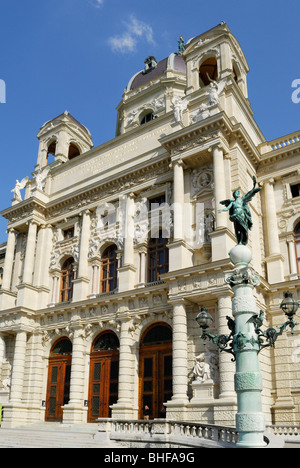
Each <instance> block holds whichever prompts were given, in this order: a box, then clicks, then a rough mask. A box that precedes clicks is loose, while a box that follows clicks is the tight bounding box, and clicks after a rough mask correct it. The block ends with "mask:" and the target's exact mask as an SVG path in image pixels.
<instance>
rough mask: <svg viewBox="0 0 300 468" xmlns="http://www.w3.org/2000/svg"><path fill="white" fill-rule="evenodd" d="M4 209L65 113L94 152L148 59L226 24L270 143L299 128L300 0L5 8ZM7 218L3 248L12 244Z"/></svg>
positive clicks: (64, 0) (48, 1)
mask: <svg viewBox="0 0 300 468" xmlns="http://www.w3.org/2000/svg"><path fill="white" fill-rule="evenodd" d="M1 3H2V4H1V9H0V17H1V30H0V57H1V61H0V80H4V81H5V84H6V103H5V104H4V103H0V137H1V140H0V142H1V143H0V144H1V146H0V155H1V184H0V195H1V196H0V210H3V209H5V208H7V207H8V206H10V205H11V198H12V194H11V190H12V188H13V187H14V185H15V180H16V179H22V178H23V177H25V176H27V175H31V172H32V171H33V170H34V166H35V164H36V159H37V151H38V140H37V138H36V135H37V133H38V131H39V129H40V127H41V126H42V125H43V123H44V122H45V121H47V120H50V119H52V118H54V117H56V116H57V115H59V114H61V113H62V112H64V111H65V110H68V111H70V113H71V114H72V115H73V116H74V117H75V118H77V120H79V121H80V122H81V123H83V124H84V125H86V126H87V127H88V128H89V130H90V132H91V134H92V137H93V142H94V145H95V146H98V145H100V144H101V143H104V142H105V141H108V140H110V139H112V138H114V136H115V128H116V117H117V113H116V110H115V108H116V106H117V105H118V103H119V102H120V100H121V97H122V93H123V90H124V88H125V86H126V85H127V83H128V81H129V79H130V78H131V76H132V75H133V74H134V73H136V72H137V71H139V70H140V69H142V68H143V67H144V60H145V58H146V57H147V56H148V55H154V56H155V57H156V58H157V59H158V60H161V59H163V58H165V57H167V56H168V55H169V54H170V53H171V52H175V51H177V40H178V38H179V36H180V35H181V34H182V35H183V37H184V39H185V41H187V40H188V39H189V38H191V37H193V36H196V35H199V34H201V33H202V32H205V31H206V30H208V29H210V28H211V27H214V26H216V25H217V24H219V23H220V22H221V21H225V22H226V23H227V24H228V26H229V27H230V29H231V31H232V32H233V34H235V36H236V37H237V39H238V41H239V43H240V45H241V47H242V49H243V51H244V53H245V55H246V59H247V61H248V64H249V67H250V73H249V75H248V91H249V99H250V102H251V104H252V109H253V111H254V117H255V119H256V121H257V123H258V125H259V126H260V128H261V130H262V132H263V133H264V135H265V137H266V139H267V140H271V139H274V138H277V137H279V136H282V135H285V134H287V133H290V132H293V131H296V130H298V129H300V122H299V114H300V103H299V104H295V103H293V102H292V99H291V95H292V92H293V89H292V87H291V86H292V82H293V81H294V80H296V79H300V69H299V68H300V66H299V64H300V60H299V44H298V43H299V33H298V31H299V17H300V15H299V13H300V2H299V0H297V1H291V0H290V1H289V0H286V1H283V0H273V1H271V0H260V1H258V0H248V1H241V0H226V1H225V0H213V1H212V2H208V1H207V0H206V1H202V0H185V2H183V1H178V0H151V1H145V0H140V1H138V0H26V1H24V0H14V1H8V0H6V1H4V0H2V2H1ZM5 230H6V221H5V220H0V242H5V241H6V233H5Z"/></svg>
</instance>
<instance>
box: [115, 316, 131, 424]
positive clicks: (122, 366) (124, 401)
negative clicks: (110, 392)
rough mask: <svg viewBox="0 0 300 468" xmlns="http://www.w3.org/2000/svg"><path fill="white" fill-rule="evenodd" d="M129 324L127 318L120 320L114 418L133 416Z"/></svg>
mask: <svg viewBox="0 0 300 468" xmlns="http://www.w3.org/2000/svg"><path fill="white" fill-rule="evenodd" d="M129 325H130V320H129V319H125V320H122V322H121V334H120V356H119V395H118V402H117V403H116V404H115V405H113V417H114V418H124V419H130V418H131V419H132V418H133V411H134V401H133V382H134V377H133V354H132V345H133V340H132V336H131V334H130V332H129Z"/></svg>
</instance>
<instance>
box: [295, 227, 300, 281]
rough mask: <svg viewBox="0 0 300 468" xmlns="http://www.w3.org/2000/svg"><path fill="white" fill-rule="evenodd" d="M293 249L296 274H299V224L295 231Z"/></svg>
mask: <svg viewBox="0 0 300 468" xmlns="http://www.w3.org/2000/svg"><path fill="white" fill-rule="evenodd" d="M295 248H296V261H297V267H298V273H299V274H300V223H299V224H298V225H297V227H296V229H295Z"/></svg>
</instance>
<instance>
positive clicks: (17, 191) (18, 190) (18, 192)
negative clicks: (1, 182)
mask: <svg viewBox="0 0 300 468" xmlns="http://www.w3.org/2000/svg"><path fill="white" fill-rule="evenodd" d="M28 181H29V177H24V179H22V180H21V182H20V181H19V180H18V179H17V180H16V185H15V188H13V189H12V192H13V194H14V200H18V201H22V197H21V190H22V189H23V188H25V187H26V185H27V182H28Z"/></svg>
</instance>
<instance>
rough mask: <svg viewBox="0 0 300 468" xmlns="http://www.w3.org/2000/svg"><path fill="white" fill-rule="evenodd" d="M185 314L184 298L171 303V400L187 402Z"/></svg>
mask: <svg viewBox="0 0 300 468" xmlns="http://www.w3.org/2000/svg"><path fill="white" fill-rule="evenodd" d="M187 369H188V367H187V316H186V305H185V302H184V300H182V301H178V302H176V303H174V304H173V396H172V402H173V403H176V404H178V405H184V404H185V403H187V402H188V398H187V389H188V377H187V373H188V370H187Z"/></svg>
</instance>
